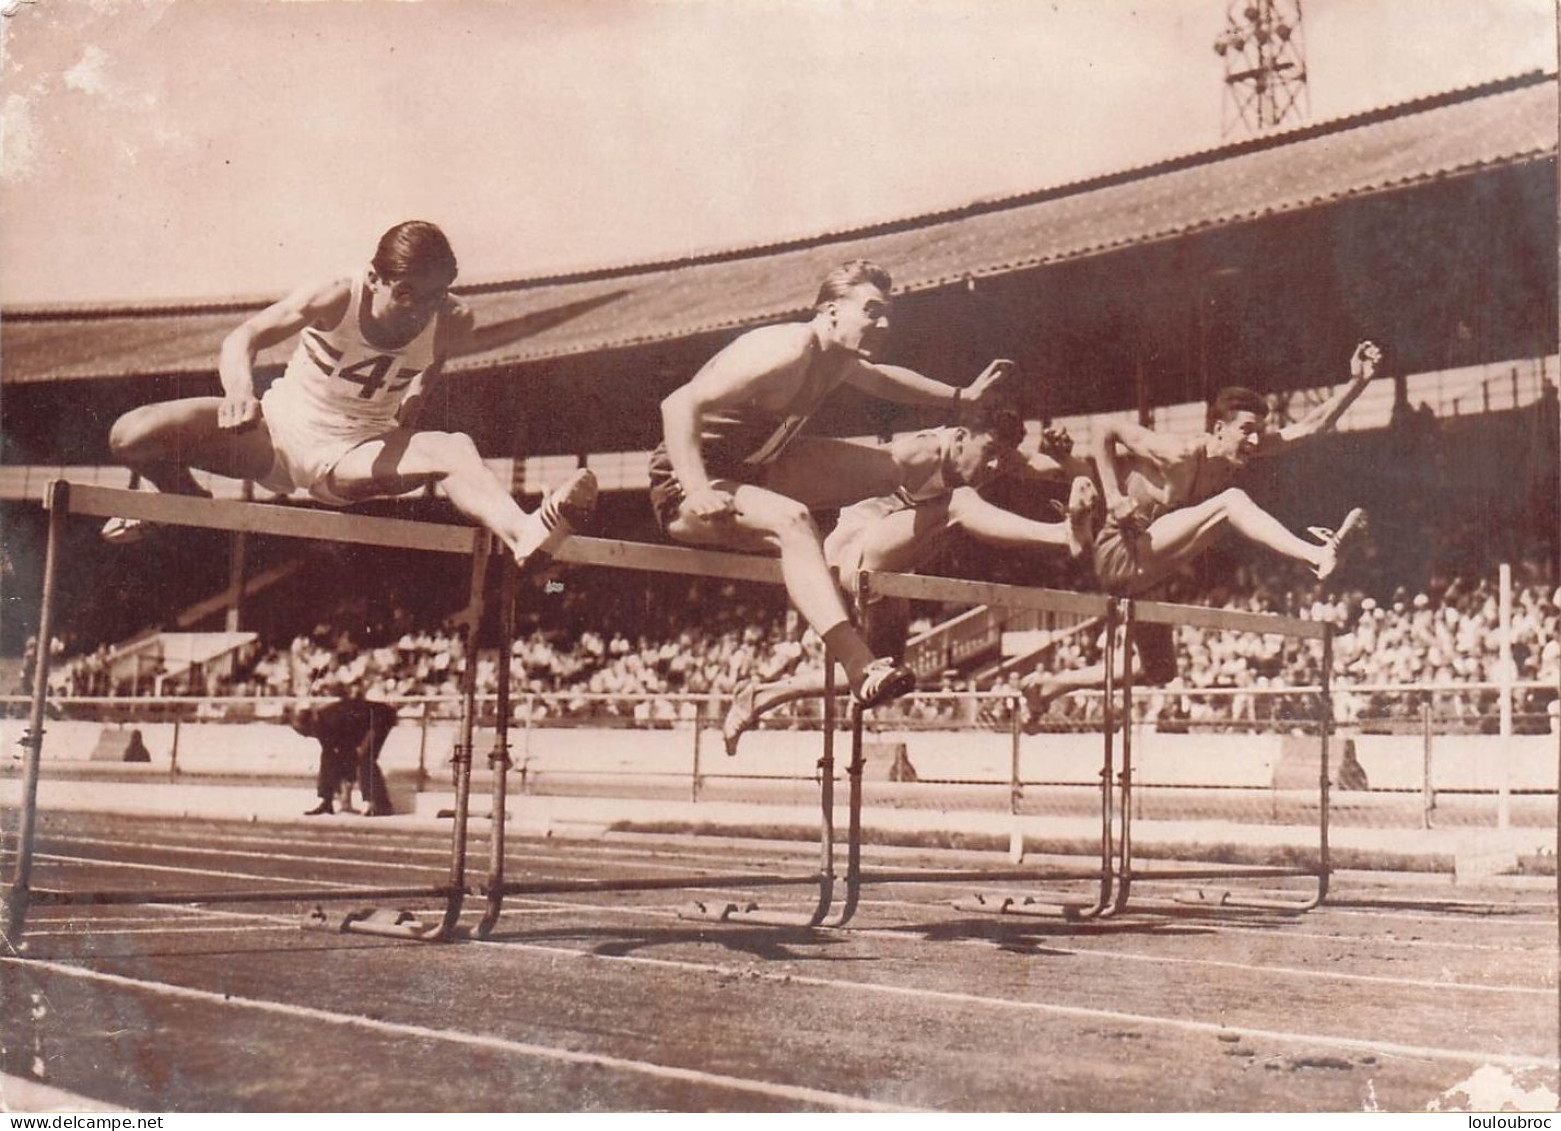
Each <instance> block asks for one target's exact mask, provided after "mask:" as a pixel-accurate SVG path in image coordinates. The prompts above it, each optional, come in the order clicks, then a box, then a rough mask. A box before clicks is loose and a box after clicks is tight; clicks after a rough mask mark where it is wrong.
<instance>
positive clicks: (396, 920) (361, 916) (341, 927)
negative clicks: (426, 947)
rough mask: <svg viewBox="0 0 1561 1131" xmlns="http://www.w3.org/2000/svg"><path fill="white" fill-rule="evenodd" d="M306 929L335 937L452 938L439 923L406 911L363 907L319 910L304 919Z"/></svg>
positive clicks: (420, 940) (422, 939) (435, 939)
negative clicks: (342, 935) (331, 934)
mask: <svg viewBox="0 0 1561 1131" xmlns="http://www.w3.org/2000/svg"><path fill="white" fill-rule="evenodd" d="M303 926H304V927H305V928H307V929H310V930H316V931H330V932H332V933H334V934H356V935H380V936H382V937H384V938H392V939H412V940H414V941H416V942H443V941H445V940H446V938H447V937H448V936H447V935H446V934H445V932H443V931H442V930H440V928H439V924H437V923H426V922H424V921H423V920H422V919H420V918H418V917H417V915H416V914H415V913H413V912H411V911H407V910H405V909H404V908H391V907H360V908H357V909H355V910H352V911H344V912H332V911H327V910H326V909H325V908H324V907H318V906H317V907H315V908H314V909H313V910H312V911H310V912H309V913H308V914H307V915H305V916H304V921H303Z"/></svg>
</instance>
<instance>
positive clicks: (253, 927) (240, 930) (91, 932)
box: [27, 923, 298, 939]
mask: <svg viewBox="0 0 1561 1131" xmlns="http://www.w3.org/2000/svg"><path fill="white" fill-rule="evenodd" d="M282 930H288V931H296V930H298V924H297V923H289V924H287V925H286V926H283V925H282V924H280V923H231V924H226V925H223V924H218V923H210V924H207V925H206V926H203V927H103V928H98V927H83V928H81V929H80V930H75V931H34V930H32V929H29V930H28V932H27V937H28V938H30V939H47V938H68V939H87V938H94V939H95V938H101V937H103V936H104V935H212V934H244V933H247V932H250V931H282Z"/></svg>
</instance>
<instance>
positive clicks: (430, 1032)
mask: <svg viewBox="0 0 1561 1131" xmlns="http://www.w3.org/2000/svg"><path fill="white" fill-rule="evenodd" d="M539 949H542V950H549V948H545V947H544V948H539ZM550 953H551V954H552V955H554V956H558V955H566V956H567V955H571V954H572V953H573V952H571V951H563V950H553V951H550ZM0 965H12V966H21V967H25V968H27V969H29V970H47V971H49V972H51V973H54V974H60V975H62V976H64V977H67V978H81V979H84V980H86V981H92V982H101V983H104V984H106V985H112V986H120V987H123V988H125V989H130V990H140V991H143V992H149V993H154V994H161V995H163V996H165V997H173V998H180V999H183V1000H185V1001H199V1002H203V1003H206V1004H209V1005H216V1006H221V1007H226V1008H234V1009H247V1010H252V1011H254V1012H259V1013H270V1014H275V1015H278V1016H282V1017H292V1018H299V1019H303V1020H307V1021H318V1022H323V1023H325V1024H328V1025H340V1026H343V1027H346V1028H353V1029H366V1030H368V1031H370V1032H374V1033H386V1034H390V1035H392V1036H396V1037H412V1038H415V1039H419V1040H427V1041H442V1042H446V1043H449V1044H456V1045H465V1046H468V1047H472V1048H482V1049H489V1050H494V1051H497V1052H505V1053H511V1054H514V1055H517V1056H526V1057H534V1058H537V1059H540V1060H552V1061H561V1062H563V1063H566V1064H588V1065H592V1066H595V1067H600V1068H612V1069H617V1070H618V1071H621V1072H632V1073H635V1074H638V1075H641V1076H651V1077H655V1078H658V1079H663V1080H680V1081H683V1082H685V1083H690V1084H698V1085H701V1086H704V1087H711V1088H726V1089H730V1090H732V1091H737V1092H745V1093H750V1094H753V1095H762V1096H768V1097H770V1098H772V1099H780V1100H789V1101H792V1102H794V1103H805V1104H816V1105H818V1106H820V1107H827V1108H833V1109H835V1110H837V1111H873V1112H898V1113H907V1112H912V1111H917V1110H919V1109H917V1108H908V1107H901V1106H899V1105H896V1104H886V1103H879V1102H877V1101H874V1100H869V1099H865V1098H863V1097H861V1096H848V1095H844V1094H842V1093H839V1092H826V1091H823V1090H821V1089H818V1088H805V1087H799V1086H796V1085H792V1084H777V1083H772V1082H770V1081H767V1080H749V1079H746V1078H744V1077H740V1076H726V1075H722V1074H720V1073H716V1072H702V1071H699V1070H698V1069H692V1068H679V1067H676V1066H674V1065H666V1064H655V1063H652V1062H651V1061H645V1060H629V1059H626V1058H624V1057H617V1056H608V1055H606V1054H603V1053H588V1052H575V1051H573V1050H570V1049H561V1048H554V1047H552V1046H550V1045H538V1044H532V1043H530V1042H528V1041H512V1040H508V1039H506V1038H503V1037H493V1036H487V1035H484V1034H481V1033H463V1032H460V1031H457V1030H454V1029H432V1028H428V1027H426V1026H423V1025H409V1024H405V1023H403V1022H397V1021H381V1020H378V1019H377V1018H372V1017H359V1016H357V1015H355V1014H350V1013H336V1012H334V1011H332V1010H328V1009H317V1008H314V1007H312V1006H305V1005H293V1004H291V1003H288V1002H281V1001H267V1000H264V999H261V998H250V997H237V996H234V995H230V994H221V993H216V992H214V991H212V990H201V989H195V988H193V987H191V986H180V985H176V984H173V983H170V982H153V981H149V980H143V979H140V978H129V977H125V976H124V975H122V974H110V973H107V972H106V971H102V970H92V969H89V968H86V967H82V966H75V965H72V964H69V963H64V962H48V961H43V960H40V959H20V958H7V957H5V956H3V955H0Z"/></svg>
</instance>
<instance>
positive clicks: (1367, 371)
mask: <svg viewBox="0 0 1561 1131" xmlns="http://www.w3.org/2000/svg"><path fill="white" fill-rule="evenodd" d="M1381 366H1382V350H1381V349H1380V348H1379V347H1378V346H1377V345H1376V343H1374V342H1361V343H1360V345H1358V346H1356V347H1355V352H1354V353H1352V354H1351V355H1350V382H1349V384H1347V385H1345V386H1344V387H1343V388H1342V389H1340V390H1339V391H1338V392H1336V393H1334V394H1333V396H1331V397H1329V398H1328V399H1327V400H1326V401H1324V402H1323V403H1322V404H1320V405H1318V406H1317V407H1316V408H1314V409H1313V410H1312V411H1311V412H1309V413H1307V414H1306V415H1305V416H1303V417H1302V418H1301V419H1300V420H1297V421H1294V422H1293V423H1290V424H1287V425H1285V426H1284V427H1283V428H1280V429H1277V430H1271V431H1269V432H1266V433H1264V435H1263V441H1262V443H1261V444H1260V445H1259V446H1258V450H1257V453H1256V454H1258V455H1265V456H1267V455H1273V454H1275V453H1276V452H1280V451H1283V450H1284V449H1285V448H1287V447H1289V446H1291V445H1292V444H1296V443H1298V442H1300V441H1302V440H1309V439H1311V438H1312V437H1313V436H1317V435H1321V434H1322V433H1324V432H1328V431H1331V430H1332V429H1333V427H1334V426H1335V425H1336V424H1338V423H1339V418H1340V417H1341V416H1343V415H1344V413H1345V411H1346V410H1347V409H1348V408H1349V407H1350V405H1352V404H1354V403H1355V401H1356V398H1358V397H1359V396H1360V395H1361V393H1363V392H1364V391H1365V389H1366V386H1367V385H1369V384H1370V383H1371V380H1372V378H1374V377H1375V376H1376V375H1377V371H1378V370H1379V369H1380V368H1381Z"/></svg>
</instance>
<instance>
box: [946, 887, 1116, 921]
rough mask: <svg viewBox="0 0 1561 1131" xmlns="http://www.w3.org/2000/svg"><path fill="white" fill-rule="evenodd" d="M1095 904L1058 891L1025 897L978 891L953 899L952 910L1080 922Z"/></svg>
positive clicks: (999, 892) (1006, 893)
mask: <svg viewBox="0 0 1561 1131" xmlns="http://www.w3.org/2000/svg"><path fill="white" fill-rule="evenodd" d="M1097 902H1098V901H1096V900H1093V899H1089V898H1087V897H1085V896H1077V895H1065V894H1063V893H1061V892H1036V893H1034V894H1030V895H1025V894H1023V893H1021V892H1010V891H978V892H976V893H975V894H974V895H971V896H967V897H966V898H964V899H956V900H955V901H954V907H955V909H956V910H959V911H978V912H981V913H983V914H987V915H1025V916H1031V917H1034V918H1043V919H1044V918H1059V917H1060V918H1063V919H1079V918H1082V917H1083V915H1084V912H1086V911H1088V910H1089V909H1090V908H1092V907H1095V906H1096V905H1097Z"/></svg>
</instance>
